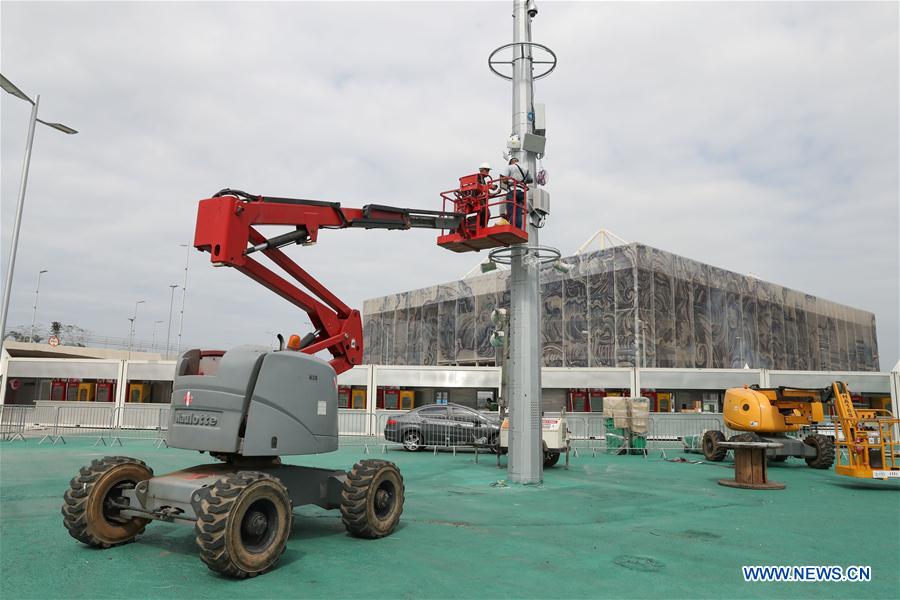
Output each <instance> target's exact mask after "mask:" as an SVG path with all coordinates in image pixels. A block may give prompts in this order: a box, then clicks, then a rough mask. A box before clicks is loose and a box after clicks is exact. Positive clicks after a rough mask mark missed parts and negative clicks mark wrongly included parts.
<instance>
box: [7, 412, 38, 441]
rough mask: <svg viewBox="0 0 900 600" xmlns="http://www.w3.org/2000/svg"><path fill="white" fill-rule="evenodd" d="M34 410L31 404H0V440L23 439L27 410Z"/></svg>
mask: <svg viewBox="0 0 900 600" xmlns="http://www.w3.org/2000/svg"><path fill="white" fill-rule="evenodd" d="M29 411H31V412H34V407H33V406H14V405H4V406H0V440H2V441H4V442H14V441H16V440H21V441H23V442H24V441H25V423H26V421H27V420H28V416H29V415H28V412H29Z"/></svg>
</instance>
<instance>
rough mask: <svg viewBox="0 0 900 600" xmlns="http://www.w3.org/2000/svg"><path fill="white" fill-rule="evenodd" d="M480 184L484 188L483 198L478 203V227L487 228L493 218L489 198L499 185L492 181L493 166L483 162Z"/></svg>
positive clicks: (480, 169)
mask: <svg viewBox="0 0 900 600" xmlns="http://www.w3.org/2000/svg"><path fill="white" fill-rule="evenodd" d="M478 183H479V185H481V186H483V187H482V190H481V194H480V195H481V198H480V199H479V202H478V226H479V227H487V226H488V219H490V218H491V209H490V207H489V206H488V197H489V196H490V194H491V193H492V192H494V191H496V189H497V185H496V184H495V183H493V180H492V179H491V165H490V163H486V162H483V163H481V166H479V167H478Z"/></svg>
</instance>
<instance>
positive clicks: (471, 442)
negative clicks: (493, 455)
mask: <svg viewBox="0 0 900 600" xmlns="http://www.w3.org/2000/svg"><path fill="white" fill-rule="evenodd" d="M384 439H386V440H388V441H389V442H399V443H401V444H403V448H404V449H405V450H407V451H409V452H415V451H417V450H422V449H423V448H425V447H427V446H475V445H478V446H481V447H486V448H489V449H490V450H491V451H496V449H497V448H498V447H499V443H500V420H499V419H498V418H496V417H493V418H492V417H491V416H488V415H483V414H481V413H479V412H477V411H474V410H472V409H471V408H468V407H465V406H461V405H459V404H452V403H450V404H429V405H427V406H420V407H419V408H416V409H413V410H411V411H409V412H408V413H405V414H402V415H395V416H393V417H389V418H388V420H387V423H386V424H385V426H384Z"/></svg>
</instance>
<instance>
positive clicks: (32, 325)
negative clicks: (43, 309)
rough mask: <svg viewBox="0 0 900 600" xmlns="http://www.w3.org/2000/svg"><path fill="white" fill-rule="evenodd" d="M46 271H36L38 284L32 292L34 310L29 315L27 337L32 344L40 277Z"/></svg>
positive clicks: (39, 291)
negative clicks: (29, 326)
mask: <svg viewBox="0 0 900 600" xmlns="http://www.w3.org/2000/svg"><path fill="white" fill-rule="evenodd" d="M47 270H48V269H41V270H40V271H38V282H37V287H36V288H35V290H34V310H33V311H32V313H31V335H30V336H29V337H28V341H30V342H31V343H32V344H33V343H34V322H35V319H37V306H38V294H40V293H41V275H43V274H44V273H46V272H47Z"/></svg>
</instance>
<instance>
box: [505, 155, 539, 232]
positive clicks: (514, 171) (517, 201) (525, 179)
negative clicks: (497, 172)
mask: <svg viewBox="0 0 900 600" xmlns="http://www.w3.org/2000/svg"><path fill="white" fill-rule="evenodd" d="M501 176H502V177H508V178H509V179H513V180H515V181H517V182H520V183H526V184H527V183H532V181H533V180H532V178H531V173H529V172H528V169H523V168H522V167H521V165H519V159H518V158H515V157H513V158H511V159H509V164H508V165H507V166H506V167H505V168H504V169H503V172H502V173H501ZM505 187H506V189H507V190H508V191H507V192H506V218H507V220H508V221H509V222H510V224H512V225H515V226H516V227H518V228H519V229H522V228H523V223H522V220H523V219H522V217H523V216H524V212H525V192H524V191H522V189H521V188H518V187H514V186H513V185H511V184H509V183H507V184H506V185H505Z"/></svg>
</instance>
